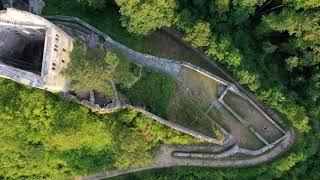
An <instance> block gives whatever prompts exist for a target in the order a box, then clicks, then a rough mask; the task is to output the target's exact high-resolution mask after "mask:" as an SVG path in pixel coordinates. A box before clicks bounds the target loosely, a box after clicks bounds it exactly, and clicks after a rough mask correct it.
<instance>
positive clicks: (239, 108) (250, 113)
mask: <svg viewBox="0 0 320 180" xmlns="http://www.w3.org/2000/svg"><path fill="white" fill-rule="evenodd" d="M223 100H224V101H225V103H227V104H228V105H229V106H230V107H231V108H232V109H233V110H234V111H235V112H236V113H237V114H239V115H240V116H241V117H242V118H243V119H244V120H246V121H248V122H249V123H250V124H252V127H253V128H254V129H255V130H256V131H257V132H258V133H259V134H260V135H261V136H262V137H264V138H265V139H266V140H267V141H268V142H269V143H272V142H275V141H276V140H278V139H279V138H281V137H282V136H283V135H284V134H283V133H282V132H281V131H280V130H279V129H278V128H277V127H276V126H274V125H273V124H272V123H271V122H270V121H269V120H268V119H267V118H266V117H265V116H263V114H262V113H261V112H260V111H259V110H258V109H256V108H255V107H254V106H253V105H252V104H251V103H250V102H249V101H247V100H246V99H244V98H242V97H240V96H239V95H237V94H235V93H233V92H231V91H228V93H227V94H226V95H225V96H224V98H223Z"/></svg>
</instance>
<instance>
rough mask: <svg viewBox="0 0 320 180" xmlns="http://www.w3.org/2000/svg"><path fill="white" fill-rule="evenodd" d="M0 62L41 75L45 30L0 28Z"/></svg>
mask: <svg viewBox="0 0 320 180" xmlns="http://www.w3.org/2000/svg"><path fill="white" fill-rule="evenodd" d="M0 34H1V35H3V36H0V41H2V42H4V43H3V44H0V62H1V63H3V64H6V65H9V66H12V67H15V68H18V69H22V70H25V71H29V72H33V73H36V74H41V69H42V61H43V51H44V41H45V29H32V28H23V29H22V28H21V29H16V28H14V29H13V28H12V27H9V26H0Z"/></svg>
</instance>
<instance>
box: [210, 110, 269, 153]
mask: <svg viewBox="0 0 320 180" xmlns="http://www.w3.org/2000/svg"><path fill="white" fill-rule="evenodd" d="M208 115H209V116H210V117H211V118H212V119H213V120H214V121H216V122H217V123H218V124H219V125H221V126H222V127H223V128H224V129H225V130H226V131H228V132H229V133H230V134H232V136H233V137H234V138H235V139H236V142H237V144H238V145H239V147H241V148H245V149H251V150H256V149H260V148H262V147H264V143H263V142H262V141H260V140H259V139H258V138H257V137H256V136H255V135H254V134H253V133H252V132H251V131H250V130H249V129H248V128H246V127H245V126H244V125H243V124H241V122H240V121H239V120H238V119H237V118H236V117H234V116H233V115H232V114H231V113H230V112H229V111H228V110H227V109H226V108H225V107H224V106H222V105H221V106H220V107H219V108H216V107H214V108H212V109H211V110H210V111H209V113H208Z"/></svg>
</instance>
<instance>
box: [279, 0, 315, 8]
mask: <svg viewBox="0 0 320 180" xmlns="http://www.w3.org/2000/svg"><path fill="white" fill-rule="evenodd" d="M284 3H286V4H289V5H292V6H293V7H294V8H295V9H297V10H298V9H300V8H302V9H309V8H315V7H319V6H320V0H303V1H301V0H284Z"/></svg>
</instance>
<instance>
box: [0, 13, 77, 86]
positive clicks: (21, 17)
mask: <svg viewBox="0 0 320 180" xmlns="http://www.w3.org/2000/svg"><path fill="white" fill-rule="evenodd" d="M73 41H74V40H73V38H72V37H70V36H69V35H68V34H66V33H65V32H63V31H62V30H61V29H60V28H58V27H57V26H55V25H54V24H53V23H51V22H50V21H48V20H46V19H44V18H42V17H39V16H37V15H34V14H31V13H28V12H25V11H20V10H16V9H12V8H7V10H3V11H0V76H1V77H5V78H9V79H12V80H14V81H17V82H20V83H23V84H25V85H29V86H32V87H37V88H41V89H48V90H62V91H66V90H67V84H68V82H67V80H66V78H65V77H64V76H63V75H62V74H61V71H62V70H63V69H64V68H65V67H66V66H67V64H68V63H69V61H70V52H71V50H72V48H73Z"/></svg>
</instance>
